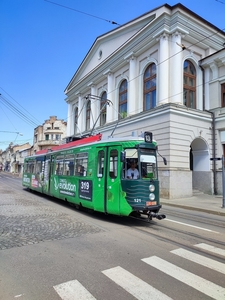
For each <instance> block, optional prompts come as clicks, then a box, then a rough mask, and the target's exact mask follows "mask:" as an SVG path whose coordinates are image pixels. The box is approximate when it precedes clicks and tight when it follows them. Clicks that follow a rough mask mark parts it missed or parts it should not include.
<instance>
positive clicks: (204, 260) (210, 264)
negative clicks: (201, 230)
mask: <svg viewBox="0 0 225 300" xmlns="http://www.w3.org/2000/svg"><path fill="white" fill-rule="evenodd" d="M170 252H171V253H173V254H176V255H178V256H180V257H183V258H185V259H188V260H190V261H193V262H195V263H197V264H200V265H202V266H204V267H207V268H210V269H212V270H215V271H217V272H220V273H222V274H225V264H222V263H220V262H218V261H216V260H213V259H211V258H208V257H204V256H202V255H199V254H196V253H193V252H191V251H188V250H185V249H182V248H180V249H176V250H172V251H170Z"/></svg>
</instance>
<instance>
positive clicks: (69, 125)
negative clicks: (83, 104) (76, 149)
mask: <svg viewBox="0 0 225 300" xmlns="http://www.w3.org/2000/svg"><path fill="white" fill-rule="evenodd" d="M72 111H73V105H72V104H71V103H68V111H67V129H66V135H67V136H71V135H72V134H73V112H72Z"/></svg>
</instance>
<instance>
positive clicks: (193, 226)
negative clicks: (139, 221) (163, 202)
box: [165, 218, 219, 233]
mask: <svg viewBox="0 0 225 300" xmlns="http://www.w3.org/2000/svg"><path fill="white" fill-rule="evenodd" d="M165 221H169V222H172V223H177V224H180V225H184V226H189V227H192V228H197V229H201V230H205V231H209V232H214V233H219V232H217V231H213V230H210V229H207V228H203V227H199V226H195V225H190V224H187V223H183V222H179V221H174V220H171V219H167V218H166V219H165Z"/></svg>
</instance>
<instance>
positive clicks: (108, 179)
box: [97, 146, 121, 214]
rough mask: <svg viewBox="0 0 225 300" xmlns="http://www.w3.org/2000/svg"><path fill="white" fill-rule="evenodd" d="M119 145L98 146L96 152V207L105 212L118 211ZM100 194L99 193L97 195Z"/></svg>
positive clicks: (115, 212)
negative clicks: (97, 190)
mask: <svg viewBox="0 0 225 300" xmlns="http://www.w3.org/2000/svg"><path fill="white" fill-rule="evenodd" d="M120 148H121V147H120V146H112V147H104V148H101V149H100V148H99V152H98V187H99V188H100V189H99V193H101V197H100V198H98V199H99V201H98V204H97V205H98V209H99V210H100V211H104V212H105V213H111V214H119V213H120V170H119V165H120V161H119V153H120V151H121V150H120ZM99 196H100V195H99Z"/></svg>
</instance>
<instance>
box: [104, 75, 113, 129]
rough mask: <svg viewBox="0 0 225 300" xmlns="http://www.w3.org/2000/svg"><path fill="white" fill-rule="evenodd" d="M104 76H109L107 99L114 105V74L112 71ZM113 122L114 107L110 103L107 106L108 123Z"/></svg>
mask: <svg viewBox="0 0 225 300" xmlns="http://www.w3.org/2000/svg"><path fill="white" fill-rule="evenodd" d="M103 75H107V79H108V91H107V99H108V100H110V101H111V102H112V103H114V93H115V92H114V74H113V73H112V72H111V71H110V70H107V71H106V72H104V74H103ZM112 121H114V107H113V105H112V104H111V103H110V105H107V106H106V123H110V122H112Z"/></svg>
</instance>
